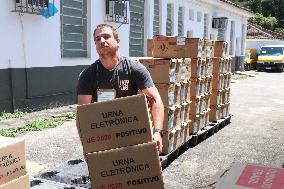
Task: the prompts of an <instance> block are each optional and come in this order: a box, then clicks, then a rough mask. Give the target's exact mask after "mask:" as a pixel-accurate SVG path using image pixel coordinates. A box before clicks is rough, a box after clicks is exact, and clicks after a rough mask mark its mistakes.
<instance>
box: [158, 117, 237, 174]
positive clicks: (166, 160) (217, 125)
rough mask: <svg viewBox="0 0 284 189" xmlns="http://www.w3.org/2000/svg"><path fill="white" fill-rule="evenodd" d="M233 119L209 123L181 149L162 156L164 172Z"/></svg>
mask: <svg viewBox="0 0 284 189" xmlns="http://www.w3.org/2000/svg"><path fill="white" fill-rule="evenodd" d="M231 117H232V115H229V116H227V117H225V118H221V119H219V120H217V121H215V122H211V123H209V124H208V126H206V127H204V128H202V129H200V130H199V131H198V132H197V133H195V134H193V135H191V136H190V139H189V140H188V141H187V142H185V143H184V144H182V145H181V146H180V147H179V148H177V149H176V150H173V151H172V152H171V153H169V154H167V155H161V156H160V161H161V167H162V170H164V169H165V168H166V167H167V166H168V165H170V164H171V162H173V161H174V160H175V159H176V158H178V156H180V155H181V154H182V153H183V152H184V151H185V150H187V149H188V148H189V147H194V146H196V145H197V144H198V143H199V142H201V141H203V140H205V139H206V138H208V137H210V136H211V135H213V134H214V133H216V132H218V131H219V130H220V129H222V128H224V127H225V126H226V125H228V124H229V123H230V122H231Z"/></svg>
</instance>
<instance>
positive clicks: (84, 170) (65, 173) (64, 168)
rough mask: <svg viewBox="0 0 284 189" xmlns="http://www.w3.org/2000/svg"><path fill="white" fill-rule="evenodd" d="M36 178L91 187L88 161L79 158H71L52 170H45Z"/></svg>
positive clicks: (79, 186) (80, 186)
mask: <svg viewBox="0 0 284 189" xmlns="http://www.w3.org/2000/svg"><path fill="white" fill-rule="evenodd" d="M34 179H44V180H49V181H52V182H55V183H56V182H58V183H64V184H67V185H70V186H73V187H78V188H91V181H90V177H89V171H88V166H87V163H86V162H85V161H83V160H82V159H79V158H78V159H74V160H70V161H68V162H67V163H64V164H61V165H59V166H58V167H55V168H52V169H50V170H45V171H44V172H42V173H40V174H38V175H36V176H34Z"/></svg>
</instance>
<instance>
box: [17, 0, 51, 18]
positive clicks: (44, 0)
mask: <svg viewBox="0 0 284 189" xmlns="http://www.w3.org/2000/svg"><path fill="white" fill-rule="evenodd" d="M51 3H53V4H54V0H52V1H51ZM48 4H49V0H16V5H15V11H16V12H21V13H29V14H39V15H42V14H43V11H44V9H48V8H49V7H48ZM53 14H54V13H53ZM53 14H52V16H53Z"/></svg>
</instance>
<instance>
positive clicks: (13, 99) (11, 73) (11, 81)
mask: <svg viewBox="0 0 284 189" xmlns="http://www.w3.org/2000/svg"><path fill="white" fill-rule="evenodd" d="M9 80H10V83H9V88H10V91H11V100H12V101H11V108H12V113H14V112H15V96H14V85H13V83H14V82H13V72H12V65H11V60H10V59H9Z"/></svg>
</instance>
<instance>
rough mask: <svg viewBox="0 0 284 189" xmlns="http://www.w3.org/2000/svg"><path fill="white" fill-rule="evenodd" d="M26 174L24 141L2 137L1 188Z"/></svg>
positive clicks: (0, 153)
mask: <svg viewBox="0 0 284 189" xmlns="http://www.w3.org/2000/svg"><path fill="white" fill-rule="evenodd" d="M26 173H27V171H26V155H25V142H24V140H21V139H16V138H7V137H0V186H1V185H2V184H5V183H7V182H9V181H11V180H13V179H16V178H18V177H20V176H23V175H25V174H26Z"/></svg>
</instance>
